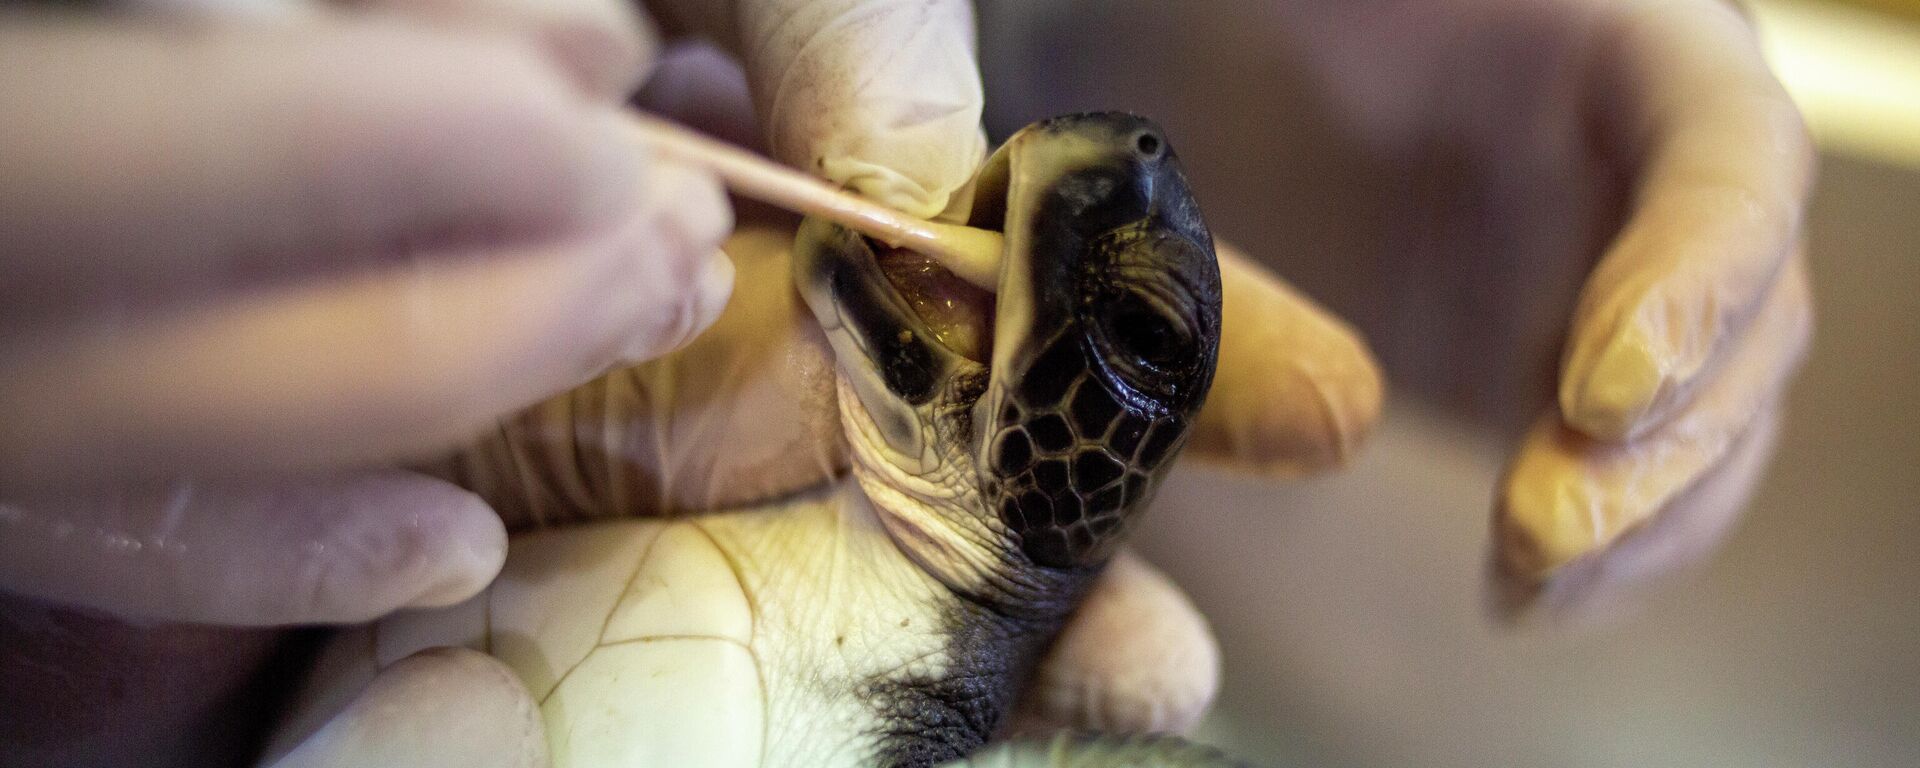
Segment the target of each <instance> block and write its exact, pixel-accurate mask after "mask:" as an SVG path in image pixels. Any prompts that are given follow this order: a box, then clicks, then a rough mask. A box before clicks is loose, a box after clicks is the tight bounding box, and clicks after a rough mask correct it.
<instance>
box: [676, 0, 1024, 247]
mask: <svg viewBox="0 0 1920 768" xmlns="http://www.w3.org/2000/svg"><path fill="white" fill-rule="evenodd" d="M649 5H650V7H651V8H652V10H653V12H654V14H655V17H656V18H657V19H658V20H659V21H660V24H661V26H662V27H663V28H664V29H665V30H666V31H668V32H669V33H676V32H677V33H687V34H699V35H703V36H706V37H709V38H711V39H714V40H718V41H720V43H721V44H722V45H723V46H725V47H726V48H727V49H728V50H730V51H731V52H732V53H733V54H734V55H735V56H737V57H739V58H740V60H741V62H742V64H744V65H745V68H746V72H747V84H748V88H749V90H751V91H752V94H753V104H754V111H755V112H756V113H757V114H758V116H759V119H760V123H761V126H762V129H763V130H764V131H765V133H766V136H767V142H768V151H769V153H770V154H771V155H772V156H773V157H774V158H775V159H778V160H780V161H782V162H785V163H788V164H790V165H793V166H794V167H797V168H801V169H803V170H806V171H809V172H811V173H814V174H816V175H819V176H822V177H825V178H826V179H828V180H830V181H833V182H835V183H837V184H840V185H843V186H846V187H848V188H850V189H852V190H854V191H855V192H858V193H860V194H862V195H864V196H866V197H869V198H872V199H874V200H877V201H879V202H881V203H883V204H885V205H889V206H892V207H895V208H898V209H900V210H902V211H906V212H907V213H910V214H913V215H915V216H923V217H931V216H933V215H935V214H937V213H939V212H941V211H942V210H943V209H945V208H947V206H948V202H949V200H950V198H952V197H953V195H954V193H955V192H956V191H957V190H959V189H960V188H961V187H962V186H963V185H964V184H965V183H966V182H967V180H968V179H970V178H971V177H972V176H973V172H974V170H975V169H976V168H978V167H979V165H980V161H981V159H982V158H984V157H985V156H986V140H985V137H984V135H982V134H981V132H980V110H981V107H982V105H983V103H984V97H983V95H982V92H981V87H980V68H979V65H978V63H977V62H976V55H975V50H974V26H973V13H972V8H971V6H970V4H969V3H967V2H965V0H930V1H928V0H915V1H914V2H907V1H906V0H743V1H742V2H737V3H708V2H699V1H698V0H653V1H652V2H651V3H650V4H649Z"/></svg>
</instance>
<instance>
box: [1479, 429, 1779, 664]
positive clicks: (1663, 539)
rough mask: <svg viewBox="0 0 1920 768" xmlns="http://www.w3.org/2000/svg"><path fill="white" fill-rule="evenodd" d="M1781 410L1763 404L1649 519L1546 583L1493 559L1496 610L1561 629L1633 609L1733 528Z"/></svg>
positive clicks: (1507, 616)
mask: <svg viewBox="0 0 1920 768" xmlns="http://www.w3.org/2000/svg"><path fill="white" fill-rule="evenodd" d="M1780 411H1781V407H1780V405H1779V404H1778V403H1775V404H1771V405H1768V406H1767V407H1766V408H1764V409H1762V410H1761V412H1760V413H1759V414H1758V415H1757V416H1756V417H1755V418H1754V421H1753V426H1752V427H1750V428H1749V429H1748V430H1747V431H1746V432H1745V433H1744V434H1742V435H1741V436H1740V437H1739V441H1738V443H1737V444H1736V445H1735V446H1734V447H1733V449H1732V454H1731V455H1729V456H1728V457H1727V458H1726V459H1725V460H1724V461H1722V462H1721V463H1720V464H1718V465H1716V466H1714V467H1712V468H1710V469H1709V470H1708V471H1707V474H1706V475H1704V476H1703V477H1701V478H1700V479H1699V480H1697V481H1696V482H1695V483H1694V484H1693V485H1691V486H1689V487H1688V488H1686V489H1685V490H1683V491H1681V492H1680V493H1679V494H1678V495H1676V496H1674V498H1673V499H1672V501H1671V502H1670V503H1669V504H1668V505H1667V507H1666V508H1665V509H1664V510H1662V511H1661V512H1659V513H1657V514H1656V515H1655V516H1654V517H1653V518H1652V519H1649V520H1648V521H1646V522H1645V523H1644V524H1642V525H1641V526H1639V527H1638V528H1634V529H1631V530H1629V531H1627V532H1626V533H1623V534H1621V536H1620V538H1619V539H1618V540H1617V541H1615V542H1614V543H1613V544H1612V545H1610V546H1608V547H1607V548H1605V549H1602V550H1599V551H1597V552H1593V553H1590V554H1588V555H1586V556H1583V557H1581V558H1578V559H1576V560H1574V561H1572V562H1569V563H1567V564H1566V565H1565V566H1563V567H1561V568H1560V569H1559V570H1558V571H1555V572H1554V573H1553V574H1552V576H1551V577H1549V578H1548V579H1547V580H1545V581H1541V580H1539V579H1538V577H1537V575H1534V574H1526V573H1516V572H1513V571H1510V570H1508V569H1507V567H1506V566H1505V565H1504V564H1503V563H1501V562H1499V561H1496V562H1495V564H1494V565H1495V567H1494V571H1493V574H1492V575H1493V584H1492V588H1493V590H1494V592H1493V596H1494V597H1495V598H1496V599H1497V602H1496V603H1495V608H1496V609H1497V610H1498V612H1499V615H1500V616H1501V617H1502V618H1505V619H1507V620H1509V621H1521V620H1526V619H1528V618H1533V617H1538V618H1542V619H1545V620H1547V621H1549V622H1551V623H1553V624H1556V625H1559V626H1569V625H1576V624H1604V623H1606V622H1607V621H1608V620H1610V619H1614V618H1616V617H1619V616H1620V615H1622V614H1625V613H1628V612H1630V611H1631V610H1632V609H1633V608H1634V606H1635V600H1634V598H1635V597H1637V596H1639V595H1640V593H1641V591H1642V590H1643V589H1645V588H1646V587H1647V586H1649V585H1650V584H1652V583H1655V582H1657V581H1658V580H1659V579H1661V578H1663V577H1666V576H1669V575H1671V574H1673V573H1675V572H1677V571H1680V570H1683V569H1685V568H1687V567H1689V566H1692V565H1694V564H1697V563H1699V562H1701V561H1703V560H1705V559H1706V558H1707V556H1709V555H1711V554H1712V553H1713V550H1715V549H1716V548H1718V547H1719V546H1720V544H1721V542H1723V541H1725V540H1726V538H1727V535H1728V534H1730V533H1732V531H1733V528H1734V523H1736V522H1738V521H1739V519H1740V510H1741V509H1742V508H1744V507H1745V506H1746V503H1747V499H1748V498H1749V497H1750V496H1752V494H1753V490H1754V487H1755V486H1756V485H1757V484H1759V482H1760V477H1761V473H1762V471H1763V470H1765V469H1766V467H1767V459H1768V458H1769V457H1771V456H1772V454H1773V447H1774V442H1775V440H1776V439H1777V437H1778V436H1779V432H1780V420H1781V413H1780Z"/></svg>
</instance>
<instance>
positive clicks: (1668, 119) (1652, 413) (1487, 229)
mask: <svg viewBox="0 0 1920 768" xmlns="http://www.w3.org/2000/svg"><path fill="white" fill-rule="evenodd" d="M982 6H983V7H982V18H983V42H984V45H985V48H986V55H985V56H984V57H983V59H982V61H983V63H984V65H985V66H986V68H987V79H988V82H989V83H991V84H992V85H993V87H994V88H995V94H996V104H1000V105H1002V106H1003V107H1004V109H1005V115H1006V116H1005V117H1003V118H999V119H993V118H992V116H990V120H989V122H990V123H995V122H998V123H1002V124H1010V125H1013V124H1019V123H1020V122H1022V121H1024V120H1026V119H1029V118H1030V117H1032V116H1033V115H1036V114H1043V113H1049V112H1055V111H1062V110H1070V109H1077V108H1082V107H1086V106H1091V105H1094V104H1111V103H1117V102H1119V103H1128V104H1132V105H1136V106H1135V108H1137V109H1140V110H1142V111H1146V112H1151V113H1153V114H1155V115H1157V116H1160V118H1161V119H1162V120H1163V122H1164V123H1165V124H1166V125H1167V126H1168V130H1169V131H1173V132H1175V133H1176V134H1177V135H1181V136H1182V137H1183V138H1184V139H1185V141H1184V143H1183V147H1188V149H1187V150H1186V151H1184V152H1183V156H1184V157H1186V158H1187V160H1188V163H1187V167H1188V169H1189V171H1190V173H1191V175H1192V176H1193V177H1194V178H1195V180H1196V181H1195V187H1196V188H1197V189H1202V190H1205V192H1206V195H1207V197H1206V202H1207V203H1209V208H1208V212H1209V215H1210V217H1211V218H1212V220H1213V222H1214V224H1215V227H1216V231H1217V232H1220V233H1223V234H1224V235H1225V236H1227V237H1233V238H1240V239H1242V240H1244V241H1246V242H1258V243H1261V250H1260V252H1259V255H1260V256H1261V257H1262V258H1263V259H1264V260H1265V261H1267V262H1268V263H1271V264H1275V265H1279V266H1280V267H1281V269H1282V271H1283V272H1285V273H1286V274H1288V275H1290V276H1293V277H1295V278H1296V279H1298V280H1300V281H1301V282H1302V284H1304V285H1306V286H1308V287H1310V288H1311V289H1313V290H1314V292H1315V293H1316V295H1319V296H1322V297H1324V298H1325V299H1326V300H1328V301H1329V303H1330V304H1331V305H1332V306H1334V307H1335V308H1336V309H1339V310H1341V311H1342V313H1343V314H1345V315H1346V316H1349V317H1352V318H1355V320H1356V322H1358V323H1359V324H1360V325H1361V326H1362V327H1363V329H1364V330H1365V331H1366V332H1367V333H1368V334H1369V335H1370V337H1372V338H1373V339H1374V340H1375V342H1376V344H1377V345H1378V348H1379V349H1380V351H1381V354H1382V357H1383V360H1384V361H1385V363H1386V364H1387V366H1388V368H1389V370H1390V372H1391V373H1392V374H1393V375H1394V376H1396V377H1397V378H1398V379H1400V380H1402V381H1404V382H1405V383H1406V384H1408V385H1409V386H1410V389H1412V390H1413V391H1415V392H1416V393H1418V394H1420V395H1423V396H1425V397H1426V398H1428V399H1430V400H1433V401H1438V402H1441V403H1444V404H1447V405H1449V406H1451V407H1453V408H1455V409H1456V410H1457V411H1458V412H1460V413H1462V414H1464V415H1467V416H1469V417H1471V418H1474V419H1477V420H1480V421H1481V422H1482V423H1486V424H1491V425H1494V426H1501V427H1508V428H1517V427H1518V426H1519V425H1521V424H1524V423H1525V422H1527V421H1530V420H1531V421H1533V426H1532V428H1531V429H1530V430H1529V431H1528V432H1527V433H1526V437H1525V438H1524V440H1523V441H1522V442H1521V446H1520V448H1519V451H1518V453H1517V455H1516V456H1515V457H1514V458H1513V459H1512V463H1511V465H1510V468H1509V469H1508V471H1507V473H1506V476H1505V479H1504V481H1503V482H1502V483H1501V485H1500V488H1499V491H1498V499H1497V503H1496V509H1497V512H1496V526H1495V527H1496V532H1497V536H1496V541H1495V551H1496V561H1497V563H1498V565H1499V568H1498V569H1497V570H1498V572H1499V573H1500V575H1501V580H1502V581H1503V582H1504V586H1505V587H1506V588H1507V589H1510V590H1511V591H1512V593H1513V595H1514V596H1515V597H1517V598H1519V600H1518V602H1517V604H1516V605H1515V607H1521V606H1527V605H1535V606H1544V607H1547V608H1549V609H1551V610H1550V611H1549V613H1550V614H1551V615H1558V616H1562V617H1567V616H1570V614H1571V613H1573V612H1578V613H1586V612H1587V611H1588V610H1589V609H1598V608H1600V607H1602V606H1603V605H1605V604H1611V603H1614V602H1615V601H1612V600H1604V599H1601V598H1604V597H1607V596H1609V595H1616V596H1617V595H1621V594H1625V593H1627V592H1628V591H1629V590H1626V589H1624V588H1625V587H1626V586H1628V585H1629V584H1631V583H1633V582H1636V581H1640V580H1643V579H1645V578H1647V577H1650V576H1654V575H1657V574H1660V573H1662V572H1665V571H1668V570H1670V569H1672V568H1673V567H1675V566H1677V565H1680V564H1683V563H1686V562H1689V561H1692V560H1695V559H1697V558H1698V557H1699V556H1700V555H1702V554H1704V553H1705V552H1707V551H1709V550H1710V549H1712V547H1713V546H1714V545H1715V544H1716V543H1717V542H1718V541H1719V540H1720V539H1721V538H1722V537H1723V536H1724V535H1725V533H1726V531H1727V530H1728V528H1729V523H1730V522H1731V521H1732V520H1733V519H1734V517H1735V516H1736V514H1737V512H1738V510H1739V508H1740V507H1741V506H1742V504H1743V502H1744V499H1745V497H1746V496H1747V494H1748V493H1749V492H1750V491H1751V490H1752V488H1753V486H1754V484H1755V481H1756V478H1757V476H1758V471H1759V468H1760V467H1761V466H1763V465H1764V463H1765V459H1766V457H1767V455H1768V454H1769V452H1770V445H1771V441H1772V439H1773V436H1774V433H1775V432H1776V430H1777V428H1778V422H1779V408H1780V400H1781V391H1782V389H1783V388H1784V387H1785V386H1786V384H1787V382H1788V380H1789V379H1790V378H1791V377H1792V374H1793V372H1794V371H1795V369H1796V368H1797V367H1798V365H1799V362H1800V360H1801V358H1802V355H1803V353H1804V351H1805V349H1806V345H1807V342H1808V337H1809V328H1810V326H1811V312H1810V300H1809V295H1808V287H1807V276H1806V271H1805V266H1804V263H1803V259H1802V256H1801V251H1800V247H1799V238H1800V222H1801V217H1802V212H1803V210H1804V208H1805V206H1806V203H1807V194H1808V187H1809V182H1810V178H1811V176H1812V173H1813V158H1812V152H1811V149H1810V147H1809V144H1808V140H1807V137H1806V134H1805V132H1804V130H1803V129H1802V126H1801V122H1800V118H1799V115H1798V113H1797V112H1796V111H1795V109H1794V107H1793V106H1792V105H1791V104H1790V103H1789V102H1788V100H1787V97H1786V95H1785V94H1784V93H1783V92H1782V91H1781V89H1780V87H1779V85H1778V84H1777V83H1776V82H1775V80H1774V78H1773V77H1772V75H1771V74H1770V73H1769V72H1768V71H1767V68H1766V65H1765V63H1764V62H1763V61H1762V60H1761V57H1760V53H1759V51H1758V49H1757V45H1756V43H1755V38H1754V34H1753V32H1752V30H1751V29H1749V27H1748V25H1747V23H1746V20H1745V19H1743V18H1742V17H1741V15H1740V14H1739V13H1738V12H1737V11H1736V10H1735V8H1733V7H1732V6H1731V5H1730V4H1728V3H1725V2H1722V1H1721V0H1678V1H1676V0H1632V1H1630V2H1617V1H1614V0H1547V1H1546V2H1538V1H1534V0H1445V1H1444V2H1434V1H1432V0H1384V1H1383V2H1370V3H1359V4H1355V3H1336V2H1327V1H1326V0H1281V1H1280V2H1262V3H1251V2H1249V3H1243V4H1240V6H1243V7H1236V8H1233V9H1231V10H1228V9H1220V10H1221V12H1219V13H1195V12H1193V11H1192V10H1191V9H1186V8H1180V9H1173V8H1169V7H1164V6H1162V5H1160V4H1155V3H1146V2H1122V3H1076V2H1051V3H1025V2H1012V1H1011V0H1009V1H1008V2H990V1H987V0H983V3H982ZM1058 50H1073V51H1075V52H1076V55H1075V56H1073V57H1071V59H1070V60H1066V61H1061V60H1059V59H1058V57H1056V56H1054V55H1053V53H1052V52H1054V51H1058ZM1553 392H1557V393H1558V397H1557V398H1552V397H1551V396H1550V393H1553ZM1615 588H1620V589H1615Z"/></svg>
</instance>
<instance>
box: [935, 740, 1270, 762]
mask: <svg viewBox="0 0 1920 768" xmlns="http://www.w3.org/2000/svg"><path fill="white" fill-rule="evenodd" d="M1246 765H1247V763H1244V762H1241V761H1239V760H1236V759H1234V758H1232V757H1229V756H1227V755H1226V753H1223V752H1221V751H1220V750H1217V749H1214V748H1213V747H1209V746H1205V745H1201V744H1195V743H1193V742H1191V741H1187V740H1186V739H1182V738H1180V737H1178V736H1090V735H1084V734H1075V733H1072V732H1067V731H1063V732H1061V733H1059V734H1056V735H1054V736H1053V737H1052V738H1048V739H1034V740H1021V741H1010V742H1005V743H1002V744H995V745H993V746H991V747H988V748H986V749H983V750H981V751H980V752H979V753H978V754H975V755H973V756H972V757H968V758H966V759H964V760H959V761H955V762H952V763H948V764H947V765H946V766H944V768H1122V767H1123V766H1124V767H1125V768H1243V766H1246Z"/></svg>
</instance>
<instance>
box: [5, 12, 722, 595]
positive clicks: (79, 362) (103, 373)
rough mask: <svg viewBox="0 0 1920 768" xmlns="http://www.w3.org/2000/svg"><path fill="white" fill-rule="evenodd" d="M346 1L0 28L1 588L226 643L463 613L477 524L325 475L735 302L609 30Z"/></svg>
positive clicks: (489, 554)
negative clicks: (349, 6) (646, 127)
mask: <svg viewBox="0 0 1920 768" xmlns="http://www.w3.org/2000/svg"><path fill="white" fill-rule="evenodd" d="M149 5H150V6H158V5H164V4H158V3H150V4H149ZM368 5H370V6H373V7H367V8H360V9H356V10H354V11H351V12H347V11H339V10H334V9H330V8H327V7H321V6H306V5H297V4H291V3H289V4H283V5H281V6H273V7H276V8H279V9H281V10H282V11H283V12H282V13H278V14H266V13H247V14H235V13H229V12H227V11H208V12H204V13H194V14H187V13H175V12H171V11H169V10H167V9H164V8H162V9H158V10H152V11H151V12H149V13H142V14H122V15H112V16H107V15H81V14H71V13H70V14H53V13H42V14H29V13H16V14H12V15H9V16H7V17H6V18H5V20H4V22H0V254H4V255H3V256H0V260H3V261H4V262H5V264H6V265H7V268H6V269H5V270H4V271H0V423H3V424H6V425H7V428H6V429H5V430H0V588H4V589H6V590H9V591H13V592H17V593H22V594H26V595H31V596H36V597H41V598H46V599H52V600H57V601H62V602H69V603H75V604H79V605H84V606H90V607H94V608H101V609H107V610H111V611H116V612H124V613H131V614H138V615H144V616H149V617H157V618H169V619H179V620H188V621H201V622H212V623H228V624H279V623H288V622H314V621H319V622H330V621H360V620H365V619H369V618H372V617H374V616H377V615H380V614H383V613H386V612H388V611H390V610H392V609H394V608H397V607H401V606H405V605H433V604H442V603H446V602H452V601H456V600H459V599H462V598H464V597H466V596H467V595H470V594H471V593H472V592H474V591H475V590H478V589H479V588H480V587H481V586H482V585H484V584H485V583H486V582H487V581H488V580H489V579H491V578H492V575H493V573H494V572H495V571H496V570H497V569H498V567H499V564H500V561H501V558H502V556H503V547H504V532H503V530H502V528H501V525H500V523H499V521H498V520H497V518H496V517H495V516H494V515H493V514H492V513H491V512H490V511H489V510H488V509H487V508H486V506H485V505H484V504H482V503H480V502H479V501H478V500H477V499H476V498H474V497H473V496H472V495H471V494H469V493H467V492H465V491H463V490H460V489H458V488H455V487H453V486H451V485H448V484H446V483H443V482H440V481H437V480H432V479H429V478H425V477H421V476H414V475H408V474H405V473H400V472H391V471H383V472H372V473H369V472H350V471H344V468H350V467H353V466H355V465H365V464H368V463H371V462H376V461H379V460H382V459H386V458H390V457H392V456H395V455H407V454H418V453H421V452H423V451H428V450H436V449H439V450H444V449H445V447H447V446H449V445H450V444H452V443H453V442H454V441H456V440H458V439H460V438H464V437H467V436H469V435H471V434H472V433H473V432H474V431H475V430H476V429H478V428H480V427H481V426H483V425H485V424H488V423H490V422H491V421H492V419H494V418H496V417H497V416H498V415H500V414H502V413H506V412H509V411H512V410H514V409H517V408H521V407H524V406H525V405H527V404H529V403H531V402H534V401H537V400H539V399H540V398H543V397H546V396H549V395H551V394H552V393H554V392H556V391H560V390H563V389H565V388H567V387H570V386H574V385H576V384H578V383H580V382H582V381H585V380H587V379H589V378H591V377H593V376H595V375H597V374H599V373H600V372H602V371H604V370H606V369H607V368H608V367H610V366H613V365H616V364H619V363H623V362H630V361H635V360H641V359H647V358H650V357H653V356H656V355H658V354H660V353H662V352H665V351H667V350H670V349H672V348H674V347H677V346H679V345H680V344H682V343H684V342H685V341H686V340H687V339H689V338H691V337H692V336H693V335H695V334H696V333H697V332H698V331H699V330H700V329H701V328H703V327H705V326H706V325H707V324H709V323H710V322H712V320H713V318H714V317H716V316H717V315H718V313H719V311H720V309H721V307H722V306H723V305H724V304H725V302H726V298H727V296H728V293H729V291H730V290H731V283H732V267H731V265H730V264H729V263H728V262H727V261H726V259H725V257H724V256H723V255H721V254H720V252H719V250H718V245H719V242H720V240H721V238H722V237H724V235H725V233H726V231H727V229H728V227H729V226H730V221H731V218H730V216H731V214H730V211H729V210H728V207H727V205H726V202H725V199H724V197H723V196H722V195H721V192H720V189H719V187H718V185H717V183H716V182H715V180H713V179H711V178H709V177H708V176H706V175H705V174H703V173H698V172H694V171H692V170H690V169H687V168H682V167H676V166H672V165H668V164H666V163H662V162H658V161H655V160H654V159H653V158H651V157H649V156H648V154H647V152H646V151H645V149H644V147H641V146H638V145H637V144H636V143H635V142H634V141H632V140H631V139H630V138H628V137H627V136H626V135H625V134H623V133H622V131H621V129H620V127H619V125H618V123H617V109H618V107H619V101H620V100H621V99H623V98H624V95H623V94H624V86H622V87H620V88H617V89H616V88H614V87H612V85H610V84H612V83H627V84H630V83H632V82H634V81H635V80H637V76H638V73H639V71H640V70H641V68H642V65H643V62H644V60H645V59H644V57H645V55H646V54H647V52H648V51H649V50H650V48H651V46H650V44H649V43H648V38H647V36H646V33H645V31H644V28H643V26H642V25H641V24H640V23H639V22H638V18H637V17H636V16H635V15H634V13H633V12H632V11H631V10H630V9H628V8H627V7H626V6H625V5H623V4H621V3H619V2H617V1H616V0H605V2H600V3H589V2H577V3H569V4H562V5H553V4H548V3H544V2H526V3H511V2H506V1H505V0H502V1H501V2H493V3H484V4H474V5H471V6H467V5H458V4H444V3H429V2H417V3H414V2H401V1H400V0H394V1H393V2H385V3H374V4H368ZM248 7H249V9H250V10H254V11H260V10H263V9H267V8H268V6H266V5H263V4H261V5H251V6H248ZM579 40H586V41H588V43H587V44H576V42H577V41H579ZM595 41H597V42H595ZM582 49H584V50H586V51H588V52H589V53H590V54H591V55H586V54H582V53H580V52H579V51H581V50H582ZM558 52H568V53H565V54H563V53H558ZM268 475H271V476H273V477H274V478H275V479H273V480H271V481H268V480H262V479H260V478H262V477H265V476H268ZM182 478H189V479H182Z"/></svg>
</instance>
